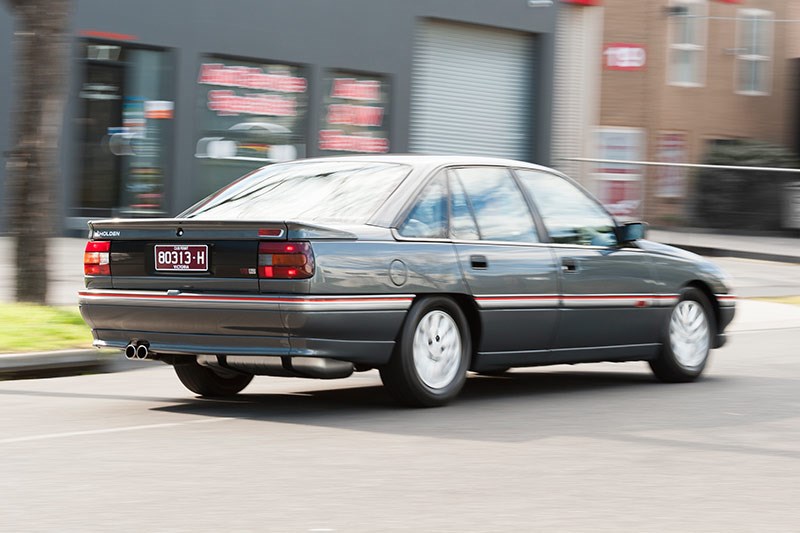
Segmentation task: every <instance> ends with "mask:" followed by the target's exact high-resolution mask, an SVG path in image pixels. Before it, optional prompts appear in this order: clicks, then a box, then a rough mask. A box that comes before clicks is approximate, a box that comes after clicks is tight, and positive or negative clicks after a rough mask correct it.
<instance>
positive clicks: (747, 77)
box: [736, 9, 773, 95]
mask: <svg viewBox="0 0 800 533" xmlns="http://www.w3.org/2000/svg"><path fill="white" fill-rule="evenodd" d="M737 21H738V23H737V25H738V28H737V32H736V33H737V46H736V50H737V54H736V92H738V93H740V94H751V95H765V94H769V92H770V89H771V85H772V38H773V13H772V12H771V11H764V10H762V9H740V10H739V16H738V17H737Z"/></svg>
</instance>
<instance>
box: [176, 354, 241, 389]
mask: <svg viewBox="0 0 800 533" xmlns="http://www.w3.org/2000/svg"><path fill="white" fill-rule="evenodd" d="M175 373H176V374H177V375H178V379H179V380H181V383H183V384H184V386H185V387H186V388H187V389H189V390H190V391H192V392H193V393H195V394H199V395H200V396H216V397H221V396H233V395H234V394H237V393H239V392H241V391H242V390H243V389H244V388H245V387H247V386H248V385H249V384H250V382H251V381H253V375H252V374H235V375H234V374H231V376H221V375H219V374H217V373H216V372H214V371H213V370H211V369H210V368H206V367H204V366H201V365H198V364H197V362H196V361H192V362H191V363H189V364H180V365H175Z"/></svg>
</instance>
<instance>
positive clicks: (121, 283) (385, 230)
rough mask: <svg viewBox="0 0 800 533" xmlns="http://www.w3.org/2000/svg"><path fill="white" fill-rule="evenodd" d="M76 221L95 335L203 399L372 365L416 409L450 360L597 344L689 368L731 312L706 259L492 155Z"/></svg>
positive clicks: (452, 368)
mask: <svg viewBox="0 0 800 533" xmlns="http://www.w3.org/2000/svg"><path fill="white" fill-rule="evenodd" d="M89 227H90V232H89V238H90V240H89V242H88V244H87V245H86V253H85V255H84V272H85V275H86V290H84V291H82V292H80V308H81V313H82V314H83V317H84V318H85V319H86V321H87V323H88V324H89V325H90V326H91V328H92V333H93V335H94V344H95V346H98V347H112V348H119V349H121V350H124V352H125V355H126V356H127V357H128V358H130V359H137V358H138V359H156V360H160V361H163V362H165V363H168V364H170V365H172V366H173V367H174V368H175V372H176V374H177V375H178V378H179V379H180V381H181V382H182V383H183V384H184V385H185V386H186V387H187V388H188V389H189V390H191V391H192V392H194V393H196V394H198V395H203V396H225V395H232V394H236V393H238V392H240V391H241V390H242V389H244V388H245V387H246V386H247V385H248V384H249V383H250V381H251V380H252V379H253V376H255V375H273V376H297V377H307V378H344V377H347V376H349V375H351V374H352V373H353V372H354V371H355V372H361V371H366V370H369V369H378V370H379V372H380V376H381V379H382V381H383V383H384V385H385V386H386V387H387V388H388V389H389V390H390V392H392V393H393V394H394V395H395V396H396V397H398V398H399V399H400V400H401V401H403V402H405V403H408V404H412V405H420V406H435V405H441V404H444V403H446V402H448V401H450V400H452V399H453V398H454V397H455V396H456V395H457V394H458V392H459V391H460V389H461V388H462V386H463V385H464V382H465V380H466V375H467V372H468V371H474V372H479V373H499V372H504V371H506V370H508V369H509V368H513V367H531V366H539V365H552V364H560V363H582V362H598V361H617V362H619V361H636V360H643V361H647V362H648V363H649V365H650V367H651V369H652V371H653V372H654V374H655V376H656V377H657V378H658V379H660V380H662V381H668V382H677V381H691V380H694V379H696V378H697V377H698V376H699V375H700V374H701V372H702V371H703V369H704V367H705V366H706V361H707V359H708V356H709V351H710V350H711V349H712V348H717V347H720V346H722V345H723V343H724V340H725V337H724V330H725V327H726V326H727V325H728V324H729V323H730V322H731V320H732V319H733V315H734V307H735V297H734V296H733V295H732V294H731V292H730V286H729V280H728V278H727V277H726V275H725V274H724V273H723V272H722V271H721V270H720V269H719V268H718V267H716V266H715V265H714V264H712V263H710V262H708V261H706V260H704V259H702V258H701V257H699V256H696V255H694V254H691V253H688V252H685V251H682V250H679V249H676V248H673V247H670V246H665V245H662V244H657V243H655V242H651V241H648V240H645V238H644V237H645V226H644V224H642V223H624V224H621V223H618V222H617V221H616V220H615V219H614V217H612V216H611V215H610V214H609V213H608V212H607V211H606V210H605V209H604V208H603V206H602V205H601V204H600V203H598V202H597V200H595V199H594V198H593V197H592V196H591V195H590V194H589V193H587V192H586V191H585V190H584V189H583V188H582V187H581V186H580V185H578V184H577V183H576V182H574V181H572V180H571V179H569V178H568V177H566V176H564V175H562V174H560V173H558V172H556V171H554V170H552V169H549V168H545V167H541V166H537V165H533V164H529V163H522V162H517V161H510V160H501V159H491V158H477V157H444V156H373V157H337V158H322V159H309V160H303V161H295V162H290V163H281V164H275V165H271V166H267V167H264V168H262V169H260V170H257V171H255V172H252V173H251V174H249V175H247V176H245V177H243V178H241V179H239V180H238V181H235V182H234V183H232V184H230V185H228V186H227V187H225V188H223V189H221V190H220V191H218V192H217V193H215V194H212V195H211V196H209V197H208V198H206V199H204V200H202V201H201V202H199V203H198V204H196V205H194V206H193V207H191V208H189V209H188V210H187V211H185V212H184V213H182V214H180V215H178V216H177V217H175V218H170V219H136V220H118V219H114V220H101V221H93V222H90V223H89Z"/></svg>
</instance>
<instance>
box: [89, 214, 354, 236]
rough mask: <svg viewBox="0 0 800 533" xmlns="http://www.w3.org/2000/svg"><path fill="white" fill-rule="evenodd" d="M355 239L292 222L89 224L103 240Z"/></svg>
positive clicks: (338, 231) (116, 221)
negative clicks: (178, 238) (177, 238)
mask: <svg viewBox="0 0 800 533" xmlns="http://www.w3.org/2000/svg"><path fill="white" fill-rule="evenodd" d="M176 237H180V238H182V239H189V240H207V239H231V240H262V239H272V240H287V239H290V240H306V239H336V240H342V239H344V240H356V238H357V237H356V235H355V234H354V233H351V232H349V231H345V230H342V229H338V228H335V227H330V226H318V225H316V224H306V223H303V222H294V221H283V222H276V221H252V220H247V221H245V220H196V219H191V218H131V219H123V218H115V219H106V220H92V221H90V222H89V238H90V239H105V240H114V239H122V240H160V239H175V238H176Z"/></svg>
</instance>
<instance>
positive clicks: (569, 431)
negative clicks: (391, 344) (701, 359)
mask: <svg viewBox="0 0 800 533" xmlns="http://www.w3.org/2000/svg"><path fill="white" fill-rule="evenodd" d="M759 305H762V304H756V305H755V307H753V308H751V309H750V311H751V312H749V313H746V314H745V315H743V316H744V317H745V318H747V317H748V316H750V317H753V319H754V320H753V321H749V320H746V321H745V322H741V321H740V322H739V323H738V326H737V328H736V329H737V332H735V333H734V334H733V339H732V341H731V343H730V344H729V345H728V346H727V347H725V348H723V349H721V350H717V351H715V353H714V355H713V360H712V363H711V365H710V368H709V369H708V373H707V375H706V377H705V379H702V380H701V381H699V382H697V383H692V384H681V385H664V384H659V383H656V382H654V381H653V379H652V378H651V376H650V374H649V372H648V370H647V368H646V366H645V365H644V364H640V363H629V364H616V365H615V364H593V365H584V366H576V367H567V366H559V367H552V368H546V369H536V370H518V371H514V372H512V373H511V374H510V375H509V376H508V377H502V378H489V377H480V376H474V377H471V378H470V379H469V380H468V381H467V385H466V388H465V390H464V392H463V393H462V396H461V397H460V399H459V400H458V401H457V402H456V403H454V404H452V405H450V406H448V407H445V408H441V409H425V410H420V409H406V408H402V407H398V406H397V405H396V404H394V403H393V402H392V400H391V399H390V398H389V397H388V396H387V395H386V394H385V392H384V391H383V390H382V389H381V388H380V387H379V379H378V376H377V375H376V374H375V373H374V372H369V373H366V374H359V375H356V376H353V377H352V378H349V379H347V380H343V381H333V382H321V381H303V380H292V379H282V378H269V377H261V378H256V380H255V381H254V382H253V384H252V385H251V386H250V387H249V388H248V389H246V390H245V392H244V393H243V394H242V395H240V396H239V397H238V398H236V399H234V400H230V401H212V400H201V399H197V398H195V397H193V396H192V395H191V394H190V393H189V392H188V391H186V390H184V389H183V388H182V386H181V385H180V383H179V382H178V380H177V378H176V377H175V376H174V375H173V373H172V371H171V369H170V368H169V367H166V366H161V365H160V364H157V363H156V364H148V363H143V365H146V366H147V368H146V369H144V370H137V371H132V372H124V373H116V374H104V375H93V376H76V377H66V378H57V379H44V380H24V381H15V382H0V531H14V532H21V531H59V532H64V531H115V532H124V531H132V532H143V531H165V532H177V531H192V532H195V531H214V532H217V531H279V532H293V531H368V532H377V531H458V532H463V531H614V532H618V531H637V532H638V531H657V532H658V531H680V532H685V531H726V532H729V531H770V532H774V531H798V529H800V507H799V506H798V501H800V393H799V392H798V391H799V390H800V357H798V356H799V355H800V352H799V351H798V345H800V319H798V318H797V317H796V315H795V316H790V315H788V314H782V313H780V312H778V313H777V315H776V316H782V317H784V319H785V320H784V321H783V322H781V321H779V320H778V321H776V320H764V321H763V322H758V320H756V318H757V317H758V316H760V317H762V318H764V317H765V314H764V312H761V311H759V309H761V308H760V307H758V306H759ZM763 305H765V306H770V305H772V306H774V305H775V304H763ZM782 307H783V306H779V307H778V308H777V309H778V310H779V311H780V308H782ZM765 309H766V308H765ZM771 309H772V311H773V312H774V310H775V309H776V308H774V307H773V308H771Z"/></svg>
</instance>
